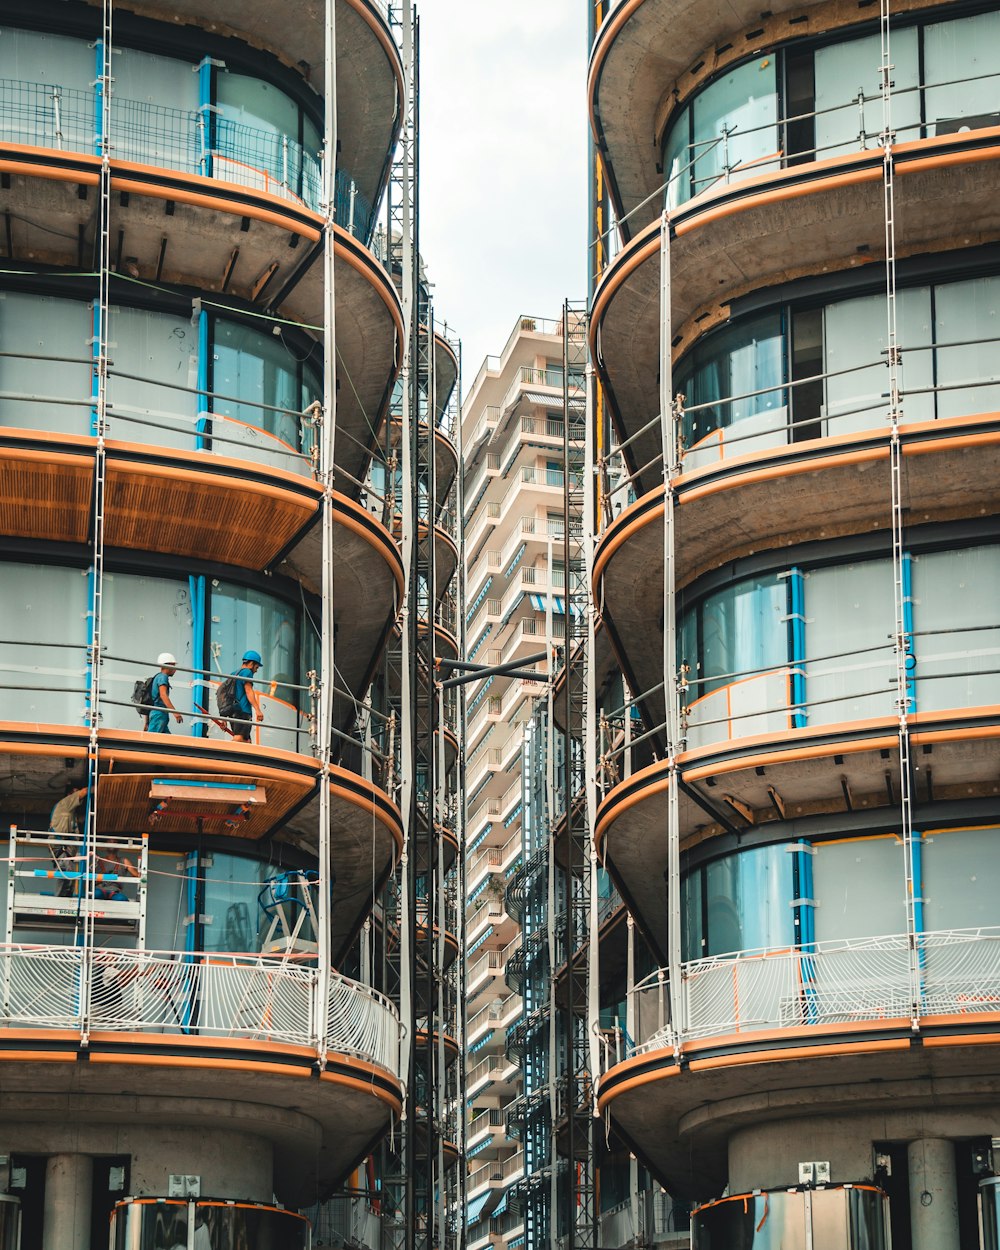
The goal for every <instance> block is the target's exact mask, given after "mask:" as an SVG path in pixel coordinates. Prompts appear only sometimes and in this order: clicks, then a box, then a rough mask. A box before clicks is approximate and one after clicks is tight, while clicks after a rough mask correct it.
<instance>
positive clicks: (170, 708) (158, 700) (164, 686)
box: [147, 651, 184, 734]
mask: <svg viewBox="0 0 1000 1250" xmlns="http://www.w3.org/2000/svg"><path fill="white" fill-rule="evenodd" d="M156 662H157V664H158V665H159V666H160V671H159V672H158V673H157V674H156V676H155V677H154V678H153V682H152V685H151V686H150V691H149V693H150V700H149V701H150V703H151V704H152V705H153V706H152V711H151V712H150V713H149V724H148V726H147V728H148V730H149V732H150V733H151V734H168V733H170V716H169V713H170V712H173V714H174V720H175V721H176V722H177V723H178V725H180V724H182V723H183V721H184V717H183V716H182V715H181V714H180V712H178V711H177V709H176V708H175V707H174V705H173V703H171V701H170V678H171V677H173V675H174V673H175V672H176V671H177V661H176V659H175V658H174V657H173V656H172V655H171V654H170V652H169V651H161V652H160V654H159V655H158V656H157V657H156Z"/></svg>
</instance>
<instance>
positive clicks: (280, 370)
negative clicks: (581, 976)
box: [0, 0, 457, 1250]
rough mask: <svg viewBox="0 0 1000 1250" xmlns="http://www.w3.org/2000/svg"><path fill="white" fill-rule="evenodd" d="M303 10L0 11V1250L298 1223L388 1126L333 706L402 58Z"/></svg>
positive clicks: (379, 548)
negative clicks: (0, 930)
mask: <svg viewBox="0 0 1000 1250" xmlns="http://www.w3.org/2000/svg"><path fill="white" fill-rule="evenodd" d="M332 18H333V21H332V23H331V25H332V27H333V28H334V30H335V35H336V40H335V44H334V45H333V56H331V58H330V60H331V62H332V63H331V64H330V65H329V66H327V65H325V55H324V39H325V35H326V33H327V32H326V30H325V8H324V6H323V5H319V4H307V5H305V6H301V5H300V6H295V7H294V8H290V7H288V6H282V5H278V6H274V5H269V6H268V5H262V4H257V3H256V2H255V0H250V2H249V3H240V4H235V3H229V2H228V0H227V2H225V3H221V4H219V3H217V4H213V5H211V6H205V5H200V4H187V3H183V2H182V3H180V4H175V5H173V6H172V7H171V8H170V11H169V12H167V11H166V10H164V8H163V7H162V6H160V5H157V4H153V3H150V4H146V3H144V2H143V0H136V2H135V3H130V4H129V5H128V6H127V7H125V6H122V7H119V6H117V5H116V6H115V7H114V9H113V10H112V8H111V6H110V4H106V5H105V6H104V8H103V9H102V8H101V6H99V5H97V6H95V5H91V4H88V3H76V2H75V0H73V2H62V0H60V2H58V3H48V2H46V0H43V2H42V3H39V4H35V5H31V6H27V7H26V6H16V5H13V4H5V5H3V6H2V8H0V212H2V214H3V221H4V223H5V225H4V227H3V229H4V232H5V242H4V245H3V249H2V250H3V258H2V260H0V344H2V355H0V584H2V588H3V592H2V595H0V636H2V638H3V640H4V642H3V660H2V661H0V684H2V687H3V693H2V696H0V813H2V815H3V817H4V820H3V824H4V826H5V827H9V829H10V838H9V842H8V846H7V855H8V871H7V873H6V887H5V896H4V904H5V920H6V936H5V945H4V946H3V958H2V966H0V981H2V985H3V989H2V1004H0V1062H2V1068H3V1080H2V1082H0V1153H2V1154H3V1155H4V1156H6V1161H7V1172H6V1175H5V1177H4V1182H5V1183H4V1184H3V1185H0V1188H3V1189H5V1190H6V1191H7V1194H8V1197H7V1199H5V1201H4V1203H3V1204H2V1209H0V1216H4V1217H6V1216H7V1215H9V1216H10V1219H9V1221H8V1224H4V1223H3V1220H2V1219H0V1228H3V1230H4V1231H3V1232H2V1233H0V1245H2V1246H4V1247H14V1246H16V1245H18V1244H19V1245H20V1246H21V1248H22V1250H42V1248H44V1250H57V1248H58V1250H83V1248H84V1247H91V1246H93V1247H98V1246H99V1247H102V1250H103V1247H105V1246H106V1245H107V1244H108V1220H109V1218H110V1219H111V1223H112V1244H114V1245H116V1246H120V1247H125V1246H129V1247H131V1246H140V1245H142V1246H146V1245H149V1246H154V1245H155V1246H160V1245H163V1246H169V1247H174V1246H175V1245H182V1246H188V1247H199V1250H200V1248H201V1247H202V1246H203V1245H209V1244H211V1246H212V1247H213V1248H218V1247H222V1246H223V1245H225V1246H234V1247H235V1246H240V1247H246V1248H247V1250H255V1248H256V1250H264V1248H265V1247H272V1246H278V1245H280V1246H288V1247H296V1248H297V1247H300V1246H302V1247H305V1246H306V1245H307V1244H308V1236H309V1233H308V1221H307V1220H306V1219H305V1218H304V1217H303V1216H300V1215H297V1214H296V1210H297V1209H298V1208H302V1207H305V1206H307V1205H309V1204H312V1203H315V1202H316V1201H317V1200H318V1199H322V1198H324V1197H326V1196H327V1195H328V1194H329V1193H330V1192H331V1190H332V1189H333V1187H334V1186H336V1185H337V1184H339V1183H340V1182H341V1181H342V1180H343V1178H344V1177H345V1176H346V1175H347V1174H348V1173H349V1172H350V1170H351V1169H353V1168H355V1167H357V1166H358V1164H359V1163H361V1161H362V1160H363V1159H364V1158H365V1157H366V1156H367V1155H369V1154H370V1153H371V1152H372V1150H373V1149H374V1147H375V1146H376V1145H377V1144H378V1143H379V1142H380V1141H381V1140H382V1139H383V1138H384V1137H385V1135H386V1134H387V1133H388V1131H389V1130H390V1128H391V1127H392V1126H393V1125H394V1124H395V1122H396V1121H397V1119H398V1117H399V1114H400V1112H401V1108H402V1104H403V1098H404V1092H405V1091H404V1089H403V1086H402V1085H401V1079H400V1074H401V1066H400V1041H401V1024H400V1020H399V1015H398V1012H397V1010H396V1008H395V1007H394V1006H393V1004H392V1003H391V1002H390V1001H389V1000H388V999H387V998H385V997H383V995H382V994H380V993H379V992H378V991H377V990H376V989H374V988H372V985H371V984H370V980H371V978H370V970H369V973H368V974H367V975H363V976H362V978H361V979H356V978H353V977H351V976H348V975H345V974H344V971H343V969H344V968H345V967H346V968H347V969H350V970H352V971H354V972H357V969H358V966H359V964H358V959H357V946H356V941H355V939H356V938H357V936H358V934H359V932H360V931H361V930H362V928H363V927H364V926H365V925H366V922H367V921H368V919H369V916H370V914H371V912H372V909H373V907H374V905H375V900H376V897H377V895H378V894H379V892H380V891H381V890H382V888H383V886H384V885H385V883H386V881H387V880H388V878H389V876H390V874H391V872H392V871H393V869H394V867H395V865H396V864H397V861H398V857H399V854H400V851H401V848H402V844H403V820H402V816H401V813H400V811H399V810H398V808H397V805H396V802H395V800H394V794H393V789H392V777H393V775H394V774H395V773H396V769H395V768H394V762H393V760H392V759H391V758H390V754H389V753H390V752H391V751H392V750H393V747H392V743H391V741H390V740H389V738H388V735H387V733H386V731H385V729H384V727H382V726H381V723H380V725H377V726H375V727H374V728H370V727H367V726H363V725H361V724H360V722H359V717H358V714H357V708H358V706H359V704H360V703H362V702H363V701H364V700H365V698H366V692H367V691H368V688H369V686H370V684H371V682H372V679H373V676H374V675H375V673H376V671H377V669H378V668H379V666H380V664H381V662H382V656H383V652H384V650H385V647H386V644H387V642H388V640H389V639H390V637H391V635H392V631H393V628H394V624H395V620H396V615H397V612H398V610H399V607H400V606H401V603H402V593H403V587H404V570H403V563H402V559H401V555H400V551H399V546H398V543H397V541H396V538H395V536H394V535H393V532H392V524H391V517H389V516H388V515H383V513H382V510H381V509H380V508H375V507H373V505H372V504H371V500H370V498H369V495H368V494H367V493H366V489H365V482H366V478H367V475H368V471H369V465H370V461H371V457H372V453H373V451H374V450H375V449H376V448H377V447H378V446H379V444H380V442H383V443H384V442H386V441H387V439H388V434H387V426H388V413H389V404H390V399H391V396H392V392H393V385H394V382H395V380H396V376H397V373H398V370H399V364H400V359H401V353H402V348H403V344H402V337H403V336H402V330H403V318H402V311H401V304H400V298H399V295H398V294H397V289H396V285H395V284H394V282H393V279H392V277H391V275H390V272H389V270H388V269H387V268H386V264H385V258H384V257H383V256H382V255H381V254H380V251H379V247H378V246H377V245H376V244H377V237H376V238H375V240H374V241H373V235H374V226H375V219H376V214H377V212H378V208H379V204H380V202H381V200H382V197H383V194H384V192H385V189H386V185H387V181H388V177H389V168H390V159H391V155H392V151H393V147H394V145H395V142H396V139H397V136H398V132H399V125H400V118H401V109H400V107H399V101H400V98H401V90H402V65H401V58H400V54H399V51H398V50H397V47H396V42H395V40H394V37H393V35H392V33H391V31H390V28H389V24H388V16H387V12H386V9H385V5H384V4H382V3H380V2H379V0H337V2H336V3H335V4H334V5H333V6H332ZM324 81H327V82H334V83H335V84H336V130H335V131H330V130H327V132H326V133H327V135H328V136H329V134H330V133H333V134H335V136H336V140H337V141H336V145H335V146H336V152H337V167H336V171H335V174H334V173H333V172H332V171H331V172H330V175H329V177H328V179H327V183H328V186H329V188H330V190H331V191H332V200H333V203H332V204H329V209H328V208H327V204H328V201H329V200H330V198H331V196H330V195H329V194H327V193H326V192H325V191H324V171H323V166H322V158H321V150H322V147H323V142H324V129H325V127H326V125H327V119H326V117H325V110H324ZM328 103H332V100H330V101H328ZM325 252H326V253H327V255H326V256H324V253H325ZM324 260H326V266H324ZM325 268H326V276H324V272H325ZM324 358H325V359H326V360H327V361H328V362H332V361H336V376H335V377H332V376H331V377H326V378H325V377H324ZM443 454H445V455H446V456H448V455H450V457H451V466H452V467H451V474H452V477H453V476H454V473H455V466H456V465H457V456H456V453H455V452H454V449H451V448H450V446H446V447H445V448H444V451H443ZM449 542H450V540H449ZM449 550H450V551H451V562H452V566H453V565H454V563H455V560H456V558H457V557H456V556H455V555H454V552H453V548H449ZM248 652H253V653H255V654H257V656H258V659H259V660H260V661H261V663H260V665H259V666H255V671H254V673H253V678H254V686H253V689H254V692H255V694H256V696H257V704H259V709H258V707H257V706H254V707H252V708H251V712H250V714H249V715H250V719H249V720H245V721H242V720H240V715H241V714H240V712H238V711H237V712H235V713H227V714H225V715H224V714H223V713H222V712H221V711H219V710H218V704H217V692H218V691H219V688H220V687H221V686H222V685H223V683H224V682H225V680H226V678H227V677H228V676H229V675H230V674H232V673H234V672H235V671H236V670H239V669H240V668H241V664H242V662H243V661H242V659H241V657H245V656H246V654H247V653H248ZM164 653H166V654H167V660H166V661H164V659H163V656H164ZM171 660H172V661H173V662H170V661H171ZM334 663H335V669H334ZM158 671H160V672H162V673H163V674H164V676H165V677H166V678H167V680H168V682H169V685H168V687H167V698H168V700H169V704H168V705H166V706H164V705H163V703H162V700H161V701H159V702H157V703H156V704H155V706H153V707H152V708H151V709H150V707H149V705H148V704H147V706H146V710H147V711H150V710H151V711H152V715H151V717H150V724H149V727H148V728H147V727H146V724H145V719H144V717H143V715H142V711H143V709H142V708H138V709H137V707H136V705H135V701H134V689H135V697H137V698H138V699H139V702H140V703H142V702H143V701H144V700H145V699H155V698H157V697H158V695H157V692H153V694H150V693H148V692H147V693H146V694H145V695H143V694H141V693H139V688H141V685H142V682H143V681H144V680H145V679H147V678H149V677H152V676H153V675H154V674H156V673H157V672H158ZM248 671H249V670H247V669H246V667H245V666H244V675H246V674H247V672H248ZM239 685H240V686H242V682H241V683H239ZM160 693H161V694H162V692H160ZM242 693H243V696H244V697H246V693H245V690H244V691H243V692H242ZM258 710H259V713H260V715H259V717H258V716H257V715H256V713H257V711H258ZM137 712H138V713H139V714H137ZM175 714H176V720H175V719H174V717H175ZM255 722H256V723H255ZM247 738H249V741H247V740H245V739H247ZM64 795H66V796H67V797H68V800H69V801H68V803H66V804H64V805H61V806H59V810H58V812H57V811H55V810H54V809H55V808H56V807H57V805H58V804H60V801H61V800H62V799H63V797H64ZM361 966H362V967H363V964H362V965H361ZM18 1223H20V1242H18V1241H17V1240H16V1237H17V1235H18V1234H17V1230H16V1225H17V1224H18ZM203 1230H207V1231H203ZM206 1238H207V1240H206Z"/></svg>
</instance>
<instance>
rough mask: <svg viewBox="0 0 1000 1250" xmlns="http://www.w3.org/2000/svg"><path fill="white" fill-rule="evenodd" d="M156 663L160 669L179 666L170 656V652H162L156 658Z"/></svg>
mask: <svg viewBox="0 0 1000 1250" xmlns="http://www.w3.org/2000/svg"><path fill="white" fill-rule="evenodd" d="M156 662H157V664H159V666H160V668H168V667H169V666H170V665H171V664H173V665H175V666H176V664H177V660H176V659H175V658H174V656H172V655H171V654H170V652H169V651H161V652H160V654H159V655H158V656H157V657H156Z"/></svg>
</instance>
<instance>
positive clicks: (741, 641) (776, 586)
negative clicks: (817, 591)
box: [699, 575, 787, 690]
mask: <svg viewBox="0 0 1000 1250" xmlns="http://www.w3.org/2000/svg"><path fill="white" fill-rule="evenodd" d="M786 602H787V597H786V591H785V583H784V582H783V581H779V580H778V579H777V577H774V576H773V575H772V576H770V577H764V578H748V579H747V580H746V581H744V582H740V583H739V585H737V586H732V587H727V589H726V590H723V591H720V592H719V593H718V594H715V595H712V596H710V597H709V598H708V599H706V601H705V603H704V605H703V607H702V635H703V648H704V650H703V654H702V656H701V657H700V659H701V664H700V665H699V676H702V677H705V678H707V679H708V680H707V681H706V682H705V685H704V687H703V689H706V690H710V689H715V688H716V687H717V686H719V685H722V684H725V683H726V682H728V681H732V680H738V679H739V678H738V677H734V676H733V675H737V674H738V675H740V676H751V675H752V674H754V673H757V672H760V671H761V670H765V669H769V668H776V667H781V666H783V665H784V664H785V662H786V659H787V650H786V643H785V638H786V630H785V625H784V622H783V619H782V618H783V617H784V615H785V612H786V610H787V608H786Z"/></svg>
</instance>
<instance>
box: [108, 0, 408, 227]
mask: <svg viewBox="0 0 1000 1250" xmlns="http://www.w3.org/2000/svg"><path fill="white" fill-rule="evenodd" d="M130 8H131V10H132V12H134V13H136V14H138V15H142V16H149V17H151V18H153V19H156V20H161V19H162V17H163V9H162V8H160V7H159V6H157V5H155V4H150V3H147V2H146V0H138V2H137V3H134V4H132V5H130ZM171 15H172V17H173V19H174V22H176V23H178V24H184V25H187V26H188V27H189V28H190V37H191V44H192V45H193V46H194V47H199V46H201V45H202V43H203V34H202V32H203V31H204V30H206V29H209V30H211V32H212V33H213V34H215V35H222V36H226V35H228V36H235V37H236V38H237V39H239V40H241V41H242V42H244V43H246V44H248V45H249V46H250V47H251V48H254V49H258V48H264V49H266V50H267V52H269V53H270V54H272V55H273V56H277V57H278V58H280V60H281V61H283V62H284V64H285V65H288V66H291V67H292V68H293V69H295V70H296V71H297V72H299V73H302V74H303V75H304V76H305V77H306V78H307V79H309V80H310V81H311V82H312V83H313V84H314V85H316V86H317V87H318V88H319V89H320V90H322V83H323V43H324V10H323V9H322V8H321V7H314V8H310V9H294V10H288V9H283V8H281V7H280V6H270V7H269V6H267V5H265V4H262V3H260V2H259V0H250V3H247V4H242V3H237V2H236V0H221V2H220V3H219V4H217V5H214V6H213V8H212V10H211V22H210V23H209V22H208V21H207V20H206V13H205V8H204V5H202V4H199V3H197V0H179V2H178V3H177V4H176V5H174V6H173V8H172V9H171ZM336 22H337V60H336V74H337V120H338V148H339V152H340V156H341V159H342V160H343V161H344V163H345V165H347V167H348V168H351V169H352V170H353V171H354V176H355V178H356V179H357V183H358V187H359V189H360V191H361V193H362V194H363V195H364V197H365V198H366V199H367V200H368V201H369V203H375V201H376V200H377V199H378V197H379V194H380V192H381V190H382V188H383V186H384V183H385V180H386V177H387V173H388V166H389V159H390V154H391V152H392V148H393V146H394V144H395V141H396V136H397V134H398V133H399V126H400V120H399V117H398V110H397V100H398V99H399V97H400V95H401V94H402V90H403V69H402V61H401V58H400V54H399V50H398V49H397V47H396V44H395V41H394V39H393V37H392V34H391V32H390V30H389V20H388V8H387V5H386V3H385V0H339V2H338V4H337V9H336ZM97 29H98V28H96V27H95V30H97Z"/></svg>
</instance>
